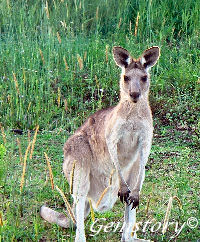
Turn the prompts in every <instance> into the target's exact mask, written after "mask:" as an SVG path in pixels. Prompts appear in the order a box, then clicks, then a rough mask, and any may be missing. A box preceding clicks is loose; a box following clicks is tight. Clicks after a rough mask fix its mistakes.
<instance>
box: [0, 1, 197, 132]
mask: <svg viewBox="0 0 200 242" xmlns="http://www.w3.org/2000/svg"><path fill="white" fill-rule="evenodd" d="M172 10H173V11H172ZM0 16H1V22H0V33H1V37H0V55H1V58H0V66H1V69H0V76H1V78H0V94H1V101H0V122H1V123H2V124H3V126H4V127H12V128H20V129H31V130H32V129H33V128H34V127H35V126H36V125H37V124H39V125H40V129H50V130H53V129H54V128H58V127H63V128H66V129H68V130H69V131H70V130H71V129H73V128H77V126H79V125H80V124H81V123H82V121H83V119H85V116H87V115H88V114H90V113H91V112H93V111H94V110H97V109H100V108H102V107H104V106H108V105H112V104H113V103H116V101H117V100H118V97H117V94H118V92H119V87H118V79H119V78H118V76H119V71H118V69H117V68H116V66H115V63H114V61H113V58H112V47H113V46H114V45H121V46H123V47H125V48H127V49H128V50H130V52H131V53H132V54H133V56H135V57H138V56H139V55H140V54H141V53H142V52H143V51H144V50H145V49H146V48H148V47H150V46H152V45H158V46H160V47H161V58H160V61H159V65H157V67H156V68H154V70H153V74H152V87H151V91H152V95H151V97H152V98H151V103H152V107H153V110H154V112H155V114H156V116H158V117H159V118H160V119H162V120H163V122H164V123H167V124H168V125H169V124H171V123H173V122H174V121H175V122H176V123H180V124H181V125H185V124H187V125H192V126H193V128H194V129H197V126H196V125H197V124H198V119H199V117H198V115H197V113H198V112H194V111H198V110H199V100H200V98H199V79H198V78H199V68H198V67H199V65H200V59H199V54H200V51H199V29H200V24H199V23H200V19H199V16H200V14H199V4H198V1H192V0H190V1H181V2H180V1H173V2H171V3H169V2H168V1H167V0H165V1H162V2H160V1H158V0H156V1H150V0H149V1H134V2H133V1H128V0H126V1H117V2H116V1H114V0H110V1H101V3H100V2H99V1H97V0H96V1H93V4H91V3H90V1H88V0H84V1H83V0H79V1H78V0H77V1H74V2H66V1H58V0H57V1H46V2H43V1H39V0H38V1H35V2H34V3H32V2H30V1H24V2H23V3H20V1H7V0H2V4H1V7H0ZM136 33H137V34H136ZM106 53H107V54H106ZM74 124H78V125H77V126H76V127H73V125H74ZM194 124H195V125H194ZM198 132H199V131H198Z"/></svg>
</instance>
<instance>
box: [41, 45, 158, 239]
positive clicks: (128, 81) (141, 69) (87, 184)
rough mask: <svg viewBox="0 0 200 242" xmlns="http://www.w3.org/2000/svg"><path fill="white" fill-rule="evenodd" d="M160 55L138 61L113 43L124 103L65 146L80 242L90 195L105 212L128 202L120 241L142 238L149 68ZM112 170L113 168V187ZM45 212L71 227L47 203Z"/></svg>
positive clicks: (151, 52)
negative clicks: (139, 215) (139, 213)
mask: <svg viewBox="0 0 200 242" xmlns="http://www.w3.org/2000/svg"><path fill="white" fill-rule="evenodd" d="M159 56H160V49H159V47H156V46H155V47H151V48H150V49H147V50H145V51H144V52H143V54H142V55H141V57H140V58H139V59H133V58H132V57H131V55H130V54H129V52H128V51H127V50H126V49H124V48H122V47H119V46H116V47H114V48H113V58H114V60H115V62H116V64H117V65H118V66H119V67H120V68H121V69H122V72H121V80H120V101H119V103H118V104H117V105H116V106H114V107H109V108H107V109H103V110H100V111H97V112H96V113H94V114H93V115H91V116H90V117H89V118H88V119H87V120H86V121H85V123H84V124H83V125H82V126H81V127H80V128H78V129H77V130H76V131H75V133H74V134H73V135H72V136H71V137H70V138H69V139H68V140H67V142H66V143H65V145H64V148H63V149H64V163H63V171H64V174H65V176H66V178H67V180H68V182H70V174H71V171H72V167H73V164H74V161H75V168H74V178H73V192H72V196H73V199H74V204H73V210H74V212H75V218H76V237H75V242H78V241H79V242H80V241H81V242H82V241H83V242H84V241H86V237H85V229H84V220H85V219H86V217H87V216H88V214H89V213H90V206H89V199H90V200H91V202H92V206H93V208H94V209H95V210H96V211H100V212H103V211H106V210H109V209H111V208H112V207H113V205H114V204H115V202H116V201H117V199H118V197H119V198H120V200H121V201H122V202H124V203H125V213H124V223H123V232H122V238H121V241H143V240H138V239H136V234H134V235H133V231H132V230H133V228H134V226H135V223H136V207H137V206H138V205H139V195H140V191H141V188H142V184H143V181H144V176H145V165H146V163H147V160H148V156H149V153H150V148H151V143H152V135H153V122H152V114H151V109H150V106H149V101H148V94H149V86H150V75H149V70H150V68H151V67H152V66H154V65H155V64H156V62H157V60H158V59H159ZM111 171H114V172H113V174H112V183H111V184H110V185H109V181H110V174H111ZM107 187H108V189H107V192H106V193H105V195H104V196H103V198H102V200H101V201H100V203H99V204H98V206H96V204H97V202H98V200H99V198H100V196H101V194H102V193H103V191H104V190H105V189H106V188H107ZM40 214H41V216H42V217H43V218H44V219H45V220H47V221H48V222H50V223H56V224H58V225H60V226H62V227H65V228H67V227H69V226H70V221H69V219H68V218H67V217H66V216H65V215H64V214H62V213H58V212H55V211H53V210H52V209H50V208H48V207H46V206H42V208H41V211H40Z"/></svg>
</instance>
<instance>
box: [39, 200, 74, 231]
mask: <svg viewBox="0 0 200 242" xmlns="http://www.w3.org/2000/svg"><path fill="white" fill-rule="evenodd" d="M40 216H41V217H42V218H43V219H44V220H46V221H47V222H49V223H51V224H54V223H55V224H57V225H59V226H61V227H63V228H69V227H71V226H72V224H73V223H72V221H71V220H70V219H69V218H67V216H66V215H65V214H63V213H58V212H56V211H54V210H53V209H51V208H48V207H46V206H45V205H43V206H42V207H41V208H40Z"/></svg>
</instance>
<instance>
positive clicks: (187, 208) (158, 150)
mask: <svg viewBox="0 0 200 242" xmlns="http://www.w3.org/2000/svg"><path fill="white" fill-rule="evenodd" d="M6 138H7V143H6V147H7V148H6V149H7V153H6V157H5V159H4V163H5V164H6V166H5V167H6V168H5V172H4V174H5V178H6V179H4V182H3V184H1V185H2V186H1V187H0V189H1V190H0V191H1V193H0V199H1V200H0V201H1V202H0V213H1V214H2V217H3V223H4V225H3V226H0V239H2V241H11V240H12V241H39V240H42V241H44V240H45V241H62V240H65V239H66V241H68V240H69V241H73V238H74V236H75V232H74V231H72V230H71V229H62V228H60V227H58V226H57V225H51V224H49V223H47V222H45V221H43V220H42V219H41V218H40V216H39V209H40V207H41V206H42V205H43V204H44V203H46V204H48V205H49V206H50V207H51V208H54V209H55V210H57V211H63V210H64V209H65V205H64V201H63V199H62V197H61V196H60V194H59V193H58V192H57V190H56V189H55V190H52V189H51V183H50V179H49V171H48V168H47V164H46V160H45V157H44V152H46V153H47V154H48V156H49V158H50V160H51V167H52V171H53V176H54V184H55V185H57V186H58V187H59V188H60V189H61V190H62V191H64V192H65V195H66V197H67V198H68V200H69V201H72V198H71V196H70V195H69V186H68V184H67V181H66V179H65V178H64V174H63V173H62V162H63V155H62V146H63V143H64V141H65V140H66V139H67V138H68V134H66V132H65V131H64V130H62V129H60V130H54V131H51V132H49V131H43V132H39V134H38V136H37V141H36V144H35V149H34V153H33V159H32V160H30V158H29V156H28V159H27V168H26V174H25V183H24V188H23V191H22V193H20V182H21V176H22V170H23V165H22V164H21V161H20V156H19V148H18V142H17V138H18V139H19V140H20V143H21V147H22V154H23V155H24V153H25V150H26V148H27V146H28V143H29V138H28V135H27V133H25V134H24V135H23V136H20V135H13V133H10V132H7V133H6ZM31 139H33V135H31ZM0 142H2V138H1V137H0ZM199 159H200V152H199V150H198V149H197V148H195V147H194V143H193V141H192V139H191V133H190V132H189V131H187V130H185V131H180V130H179V131H176V130H174V129H171V128H169V127H165V128H162V129H156V130H155V138H154V143H153V146H152V152H151V156H150V159H149V162H148V164H147V166H146V179H145V182H144V185H143V189H142V194H141V201H140V207H139V209H138V215H137V220H138V222H139V221H140V222H143V225H142V226H141V229H140V230H139V233H138V237H139V238H146V239H147V238H148V239H151V240H152V241H170V237H171V236H174V235H175V234H176V233H175V225H170V226H169V229H168V230H167V232H166V234H165V235H164V236H163V235H162V227H161V228H160V229H159V230H158V231H157V232H151V228H152V225H154V224H156V222H160V223H161V224H162V225H163V221H164V217H165V213H166V209H167V204H168V200H169V197H171V196H177V197H178V198H179V199H180V201H181V203H182V210H181V209H180V208H179V206H178V203H177V201H176V200H175V201H173V207H172V210H171V214H170V217H169V222H178V229H180V228H181V226H182V225H183V224H184V222H185V225H184V227H183V229H182V231H181V232H180V234H179V235H178V237H177V241H180V242H182V241H196V239H198V233H199V231H198V228H197V227H195V228H193V229H192V228H190V227H189V226H188V225H187V221H188V219H189V218H191V217H194V218H197V219H198V218H199V214H198V212H199V210H198V209H199V203H198V199H199V195H198V190H199V175H200V174H199ZM148 203H149V208H148V212H147V211H146V210H147V204H148ZM123 209H124V205H122V204H121V202H117V204H116V205H115V206H114V208H113V210H112V211H109V212H106V213H102V214H99V213H95V218H96V219H98V218H106V222H105V221H103V222H102V221H100V222H98V223H97V224H96V226H94V230H96V231H98V229H99V226H100V225H101V224H102V225H104V226H106V225H107V223H108V222H114V223H116V224H117V222H120V223H121V226H122V222H123ZM152 219H154V220H153V222H152V224H150V225H148V227H147V229H146V232H145V233H143V232H142V228H143V226H144V223H145V222H147V221H152ZM91 224H92V220H91V218H90V216H89V218H88V219H87V221H86V235H87V240H88V241H103V240H106V241H115V242H116V241H119V240H120V233H119V230H117V232H115V233H114V232H109V233H105V232H104V231H103V229H104V228H103V229H102V230H101V232H100V233H99V234H98V235H96V236H95V237H92V236H90V234H95V233H94V232H91V231H90V226H91ZM116 224H115V226H116ZM156 228H157V227H155V228H154V229H156ZM113 229H114V228H111V230H112V231H113ZM172 241H174V240H173V239H172Z"/></svg>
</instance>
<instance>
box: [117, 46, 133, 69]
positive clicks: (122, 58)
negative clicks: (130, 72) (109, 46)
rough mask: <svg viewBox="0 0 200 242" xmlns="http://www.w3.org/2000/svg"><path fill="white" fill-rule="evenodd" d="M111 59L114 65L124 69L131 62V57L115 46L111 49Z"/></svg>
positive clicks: (124, 50)
mask: <svg viewBox="0 0 200 242" xmlns="http://www.w3.org/2000/svg"><path fill="white" fill-rule="evenodd" d="M113 58H114V60H115V62H116V64H117V65H118V66H119V67H121V68H123V67H124V68H126V67H127V66H128V65H129V64H130V63H131V62H132V57H131V56H130V54H129V52H128V51H127V50H126V49H124V48H122V47H120V46H115V47H114V48H113Z"/></svg>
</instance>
